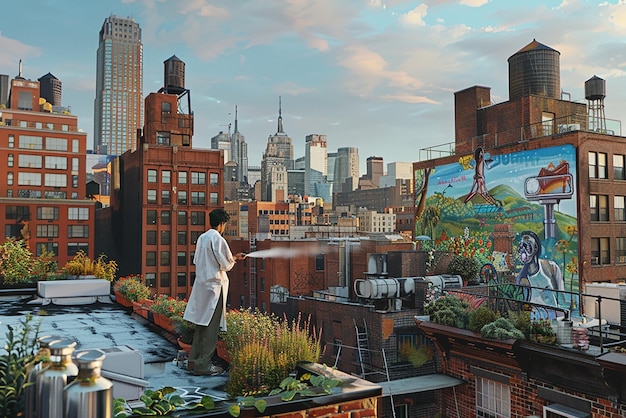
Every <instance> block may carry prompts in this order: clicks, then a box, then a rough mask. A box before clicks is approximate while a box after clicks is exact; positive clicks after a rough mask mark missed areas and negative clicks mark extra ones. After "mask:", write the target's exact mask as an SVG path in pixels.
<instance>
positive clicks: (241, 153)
mask: <svg viewBox="0 0 626 418" xmlns="http://www.w3.org/2000/svg"><path fill="white" fill-rule="evenodd" d="M230 155H231V159H232V160H233V161H234V162H236V163H237V181H239V182H240V183H246V184H249V183H248V144H246V137H245V136H243V135H242V134H241V133H240V132H239V125H238V121H237V106H235V132H233V134H232V135H231V137H230Z"/></svg>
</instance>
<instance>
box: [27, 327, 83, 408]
mask: <svg viewBox="0 0 626 418" xmlns="http://www.w3.org/2000/svg"><path fill="white" fill-rule="evenodd" d="M75 348H76V341H74V340H73V339H70V338H61V339H58V340H55V341H52V342H51V343H50V344H49V345H48V349H49V350H50V365H48V366H47V367H46V368H44V369H43V370H42V371H41V372H40V373H39V374H38V375H37V417H38V418H63V388H65V386H66V385H67V384H68V383H69V382H71V381H72V380H73V379H74V378H75V377H76V376H77V375H78V367H76V365H75V364H74V363H73V362H72V353H73V352H74V349H75Z"/></svg>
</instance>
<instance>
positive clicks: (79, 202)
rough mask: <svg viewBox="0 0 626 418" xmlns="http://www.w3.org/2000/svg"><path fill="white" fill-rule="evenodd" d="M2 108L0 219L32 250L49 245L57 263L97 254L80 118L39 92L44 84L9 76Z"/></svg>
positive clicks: (7, 234)
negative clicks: (81, 254)
mask: <svg viewBox="0 0 626 418" xmlns="http://www.w3.org/2000/svg"><path fill="white" fill-rule="evenodd" d="M3 105H5V108H2V109H0V149H1V150H2V151H0V157H1V158H2V161H4V163H3V164H2V165H1V167H0V177H2V178H3V179H5V180H4V181H3V186H2V187H0V196H1V197H0V213H2V214H3V215H2V216H0V225H1V227H2V230H3V231H4V235H5V238H16V239H23V240H24V241H25V243H26V245H27V246H28V247H29V249H30V251H31V252H32V253H33V254H36V255H39V254H41V252H42V250H43V249H44V248H45V249H46V250H47V251H51V252H53V253H54V254H55V255H56V259H57V262H58V264H59V267H62V266H63V265H65V263H66V262H67V261H68V260H70V259H72V258H73V257H74V255H75V254H76V252H77V251H79V250H83V251H84V252H85V253H86V254H87V255H88V256H90V257H91V258H93V257H94V256H95V255H96V252H95V248H94V240H95V238H94V237H95V230H94V228H95V226H94V225H95V215H94V214H95V209H96V202H95V201H93V200H89V199H88V198H87V193H86V183H87V180H86V169H85V164H86V154H87V149H86V147H87V145H86V143H87V134H86V133H85V132H80V131H79V130H78V118H77V117H76V116H73V115H71V114H70V113H69V111H67V109H64V110H63V111H58V112H57V111H53V106H52V104H51V103H48V102H47V101H46V100H45V99H43V98H40V84H39V82H38V81H31V80H27V79H25V78H23V77H22V76H21V75H20V76H18V77H16V78H14V79H13V80H11V83H10V95H9V97H8V103H6V104H5V103H3Z"/></svg>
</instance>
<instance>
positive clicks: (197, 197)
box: [191, 192, 206, 205]
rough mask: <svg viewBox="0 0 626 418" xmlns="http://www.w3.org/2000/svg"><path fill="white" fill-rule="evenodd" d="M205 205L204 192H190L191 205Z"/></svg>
mask: <svg viewBox="0 0 626 418" xmlns="http://www.w3.org/2000/svg"><path fill="white" fill-rule="evenodd" d="M205 203H206V194H205V193H204V192H191V204H192V205H204V204H205Z"/></svg>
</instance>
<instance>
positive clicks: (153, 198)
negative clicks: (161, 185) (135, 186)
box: [148, 189, 157, 203]
mask: <svg viewBox="0 0 626 418" xmlns="http://www.w3.org/2000/svg"><path fill="white" fill-rule="evenodd" d="M156 202H157V191H156V190H154V189H148V203H156Z"/></svg>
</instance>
